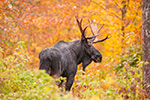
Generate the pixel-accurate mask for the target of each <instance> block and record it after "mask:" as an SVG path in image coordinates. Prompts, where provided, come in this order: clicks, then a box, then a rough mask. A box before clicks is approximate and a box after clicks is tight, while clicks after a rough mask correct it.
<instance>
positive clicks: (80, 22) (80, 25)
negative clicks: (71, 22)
mask: <svg viewBox="0 0 150 100" xmlns="http://www.w3.org/2000/svg"><path fill="white" fill-rule="evenodd" d="M75 17H76V21H77V23H78V27H79V29H80V32H81V33H82V36H83V37H84V38H85V39H87V38H86V37H85V30H86V29H87V27H88V26H86V27H85V28H84V29H82V20H83V19H81V20H80V21H79V19H78V16H75Z"/></svg>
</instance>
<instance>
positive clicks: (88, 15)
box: [0, 0, 144, 100]
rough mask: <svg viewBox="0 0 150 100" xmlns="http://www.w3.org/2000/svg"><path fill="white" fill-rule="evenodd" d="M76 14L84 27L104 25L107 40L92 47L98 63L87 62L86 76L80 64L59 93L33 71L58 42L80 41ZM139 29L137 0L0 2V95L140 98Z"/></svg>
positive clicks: (38, 72) (46, 77)
mask: <svg viewBox="0 0 150 100" xmlns="http://www.w3.org/2000/svg"><path fill="white" fill-rule="evenodd" d="M77 14H78V16H79V18H83V19H84V21H83V26H86V25H88V24H89V22H88V19H93V20H94V21H95V23H97V24H98V26H99V27H100V26H101V25H102V24H104V27H103V29H102V30H101V32H100V35H99V38H104V37H106V36H107V35H109V36H111V38H110V39H108V40H106V41H105V42H103V43H97V44H94V46H95V47H96V48H97V49H98V50H99V51H100V52H101V53H102V55H103V61H102V63H91V64H90V65H89V66H88V67H87V68H86V72H85V75H82V70H81V69H82V66H81V65H79V67H78V72H77V75H76V79H75V82H74V84H73V87H72V90H71V91H72V92H71V93H68V94H63V93H62V92H61V91H60V89H58V88H57V86H55V85H54V80H53V79H52V78H51V77H49V76H48V75H46V74H45V73H44V72H43V71H38V67H39V58H38V55H39V53H40V51H41V50H43V49H45V48H47V47H50V46H53V45H54V44H55V43H57V42H58V41H60V40H64V41H66V42H71V41H73V40H77V39H80V37H81V33H80V31H79V29H78V26H77V23H76V20H75V16H76V15H77ZM141 28H142V1H141V0H1V1H0V65H1V66H2V67H1V68H0V97H1V98H2V99H9V98H11V99H35V98H36V99H41V98H44V99H49V98H51V99H66V98H67V99H68V98H69V99H93V100H96V99H97V100H99V99H113V100H114V99H128V98H131V99H142V98H144V95H143V92H142V65H143V61H142V49H141V48H142V32H141ZM91 35H92V34H91V30H90V28H88V29H87V36H91ZM56 95H57V96H56Z"/></svg>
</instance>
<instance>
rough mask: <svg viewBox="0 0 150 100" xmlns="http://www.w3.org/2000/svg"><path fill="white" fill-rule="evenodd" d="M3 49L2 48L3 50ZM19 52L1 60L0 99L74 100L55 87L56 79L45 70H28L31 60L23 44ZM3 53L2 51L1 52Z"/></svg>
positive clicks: (19, 46) (20, 44) (19, 47)
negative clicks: (24, 50) (27, 65)
mask: <svg viewBox="0 0 150 100" xmlns="http://www.w3.org/2000/svg"><path fill="white" fill-rule="evenodd" d="M1 49H2V48H1ZM17 50H20V51H17V52H15V51H14V53H13V54H12V55H9V56H8V57H6V58H3V59H1V58H0V66H1V67H0V98H1V99H2V100H17V99H21V100H48V99H50V100H66V99H70V100H72V99H73V100H74V99H75V98H73V97H72V96H71V95H70V94H69V93H68V94H64V93H62V92H61V89H59V88H58V87H57V86H56V85H55V81H54V79H53V78H52V77H51V76H49V75H48V74H46V73H45V71H44V70H41V71H39V70H37V69H33V70H30V69H27V67H26V63H27V61H28V60H29V59H30V58H29V57H28V55H27V54H26V53H24V52H23V45H22V43H19V44H18V48H17ZM0 52H2V50H1V51H0Z"/></svg>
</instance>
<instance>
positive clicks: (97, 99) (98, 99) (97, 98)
mask: <svg viewBox="0 0 150 100" xmlns="http://www.w3.org/2000/svg"><path fill="white" fill-rule="evenodd" d="M90 100H100V98H99V97H98V96H93V97H91V98H90Z"/></svg>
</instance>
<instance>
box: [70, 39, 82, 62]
mask: <svg viewBox="0 0 150 100" xmlns="http://www.w3.org/2000/svg"><path fill="white" fill-rule="evenodd" d="M70 47H71V51H72V53H73V54H72V55H73V56H74V58H75V61H76V63H77V64H80V63H81V62H82V61H83V57H84V49H83V46H82V44H81V40H77V41H73V42H72V43H71V46H70Z"/></svg>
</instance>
